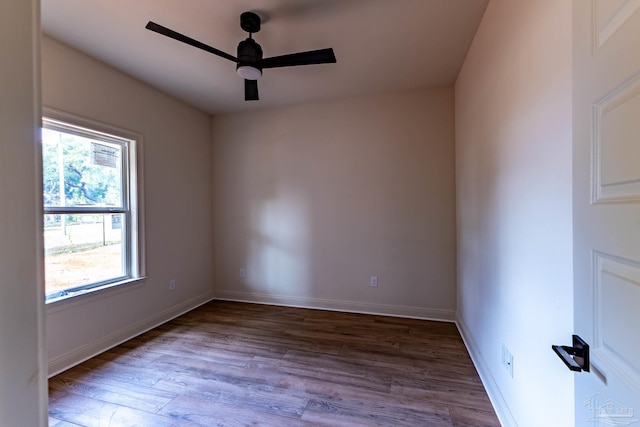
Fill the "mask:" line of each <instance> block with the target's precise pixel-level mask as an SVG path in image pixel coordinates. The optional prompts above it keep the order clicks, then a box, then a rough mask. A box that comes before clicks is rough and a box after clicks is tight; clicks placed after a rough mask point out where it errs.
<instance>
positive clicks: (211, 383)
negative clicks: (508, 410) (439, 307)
mask: <svg viewBox="0 0 640 427" xmlns="http://www.w3.org/2000/svg"><path fill="white" fill-rule="evenodd" d="M49 393H50V394H49V415H50V418H49V425H50V426H56V427H70V426H92V427H93V426H123V427H132V426H153V427H164V426H206V427H212V426H287V427H288V426H394V427H399V426H411V427H418V426H448V427H451V426H455V427H463V426H473V427H482V426H499V425H500V424H499V422H498V419H497V418H496V415H495V413H494V411H493V409H492V407H491V404H490V403H489V399H488V398H487V394H486V392H485V390H484V388H483V386H482V384H481V382H480V379H479V377H478V374H477V373H476V371H475V369H474V367H473V364H472V362H471V359H470V358H469V355H468V353H467V352H466V349H465V347H464V345H463V343H462V339H461V338H460V335H459V334H458V331H457V329H456V327H455V325H454V324H452V323H442V322H430V321H423V320H413V319H401V318H393V317H384V316H372V315H360V314H350V313H337V312H330V311H320V310H307V309H297V308H288V307H276V306H266V305H256V304H243V303H233V302H223V301H213V302H210V303H208V304H205V305H204V306H202V307H200V308H198V309H196V310H194V311H192V312H189V313H187V314H185V315H183V316H181V317H179V318H177V319H175V320H173V321H171V322H169V323H166V324H164V325H162V326H160V327H158V328H156V329H154V330H152V331H149V332H147V333H146V334H144V335H141V336H139V337H137V338H134V339H132V340H130V341H128V342H126V343H124V344H122V345H120V346H118V347H115V348H113V349H112V350H109V351H107V352H105V353H103V354H101V355H99V356H97V357H95V358H93V359H90V360H88V361H86V362H84V363H82V364H81V365H78V366H76V367H74V368H72V369H70V370H68V371H66V372H63V373H61V374H59V375H57V376H55V377H53V378H51V379H50V380H49Z"/></svg>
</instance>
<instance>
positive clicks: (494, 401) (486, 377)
mask: <svg viewBox="0 0 640 427" xmlns="http://www.w3.org/2000/svg"><path fill="white" fill-rule="evenodd" d="M456 325H457V326H458V331H459V332H460V336H462V341H463V342H464V345H465V346H466V347H467V352H468V353H469V355H470V356H471V360H472V361H473V364H474V366H475V367H476V371H478V375H479V376H480V381H482V385H484V388H485V390H486V391H487V395H488V396H489V400H490V401H491V405H492V406H493V409H494V410H495V411H496V415H497V416H498V420H499V421H500V424H501V425H502V426H503V427H517V426H518V423H516V420H515V418H513V414H512V413H511V411H510V410H509V405H507V402H506V401H505V400H504V396H502V393H500V388H499V387H498V384H496V382H495V380H494V379H493V376H492V375H491V372H490V371H489V368H488V367H487V364H486V363H485V361H484V358H483V357H482V354H481V353H480V351H479V350H478V346H477V345H476V344H475V341H474V340H473V337H472V336H471V334H470V333H469V330H468V329H467V327H466V326H465V324H464V322H463V321H462V319H460V317H459V316H458V317H457V320H456Z"/></svg>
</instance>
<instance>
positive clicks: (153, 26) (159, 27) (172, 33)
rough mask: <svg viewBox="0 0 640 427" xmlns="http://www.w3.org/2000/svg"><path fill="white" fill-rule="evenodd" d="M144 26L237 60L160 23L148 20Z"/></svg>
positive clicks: (230, 59)
mask: <svg viewBox="0 0 640 427" xmlns="http://www.w3.org/2000/svg"><path fill="white" fill-rule="evenodd" d="M145 28H146V29H147V30H151V31H155V32H156V33H158V34H162V35H163V36H167V37H170V38H172V39H174V40H178V41H179V42H182V43H186V44H188V45H191V46H193V47H197V48H198V49H202V50H205V51H207V52H209V53H213V54H214V55H218V56H220V57H222V58H225V59H228V60H229V61H233V62H238V59H237V58H236V57H235V56H233V55H229V54H228V53H226V52H223V51H221V50H218V49H216V48H215V47H211V46H208V45H206V44H204V43H202V42H199V41H198V40H194V39H192V38H191V37H187V36H185V35H184V34H180V33H178V32H176V31H173V30H171V29H169V28H167V27H163V26H162V25H160V24H156V23H155V22H153V21H149V22H148V23H147V25H146V26H145Z"/></svg>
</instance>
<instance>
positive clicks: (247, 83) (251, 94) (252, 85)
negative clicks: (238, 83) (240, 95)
mask: <svg viewBox="0 0 640 427" xmlns="http://www.w3.org/2000/svg"><path fill="white" fill-rule="evenodd" d="M244 100H245V101H258V100H260V98H259V97H258V81H257V80H247V79H245V80H244Z"/></svg>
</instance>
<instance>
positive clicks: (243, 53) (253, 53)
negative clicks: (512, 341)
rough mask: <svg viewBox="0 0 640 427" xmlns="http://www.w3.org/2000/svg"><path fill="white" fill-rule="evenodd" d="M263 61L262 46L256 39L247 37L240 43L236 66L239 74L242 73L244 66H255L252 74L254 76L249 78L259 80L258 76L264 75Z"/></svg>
mask: <svg viewBox="0 0 640 427" xmlns="http://www.w3.org/2000/svg"><path fill="white" fill-rule="evenodd" d="M261 61H262V48H261V47H260V45H259V44H258V43H256V41H255V40H253V39H252V38H247V39H245V40H243V41H241V42H240V44H239V45H238V65H237V66H236V70H238V74H240V75H242V70H241V68H242V67H249V68H253V69H254V70H255V71H253V73H254V74H253V75H251V76H253V77H254V78H249V80H257V78H258V77H260V76H261V75H262V65H260V62H261ZM251 76H250V77H251ZM245 78H247V77H245Z"/></svg>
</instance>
